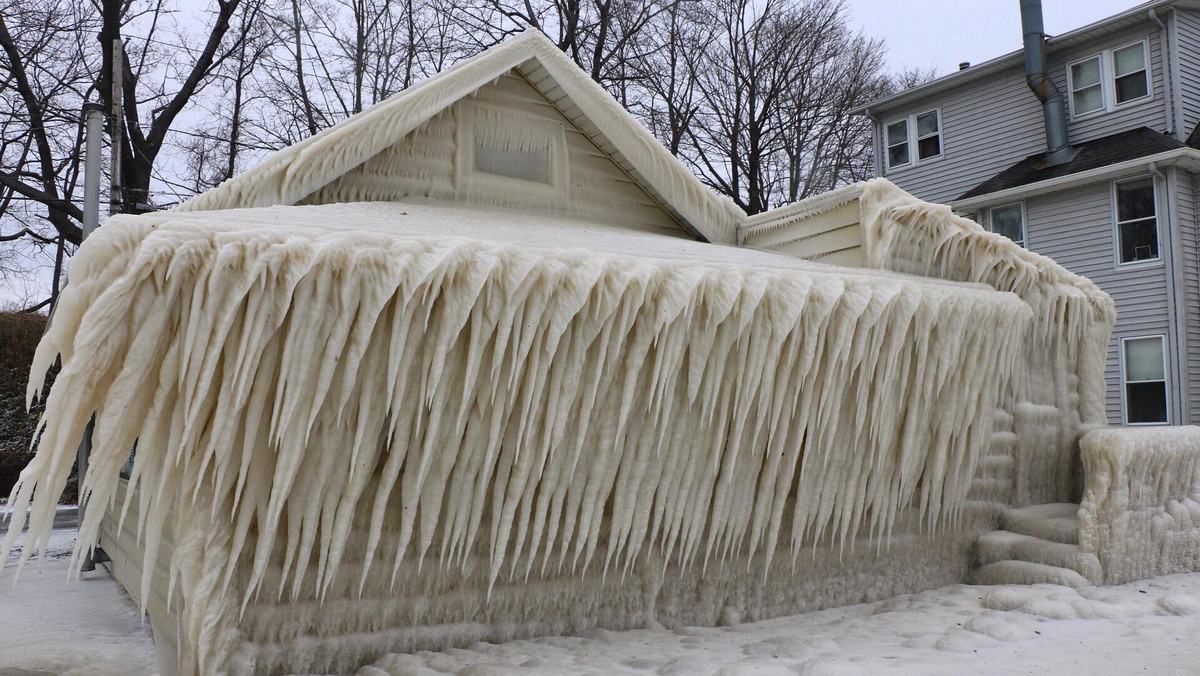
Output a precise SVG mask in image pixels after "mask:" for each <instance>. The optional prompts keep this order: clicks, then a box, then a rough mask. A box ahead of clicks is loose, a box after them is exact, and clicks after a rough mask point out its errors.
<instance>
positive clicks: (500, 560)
mask: <svg viewBox="0 0 1200 676" xmlns="http://www.w3.org/2000/svg"><path fill="white" fill-rule="evenodd" d="M501 242H510V243H501ZM714 260H719V261H722V262H711V261H714ZM1028 320H1029V310H1028V308H1027V307H1026V305H1025V304H1024V303H1022V302H1021V301H1020V300H1018V299H1017V298H1016V297H1015V296H1013V295H1011V294H1006V293H997V292H995V291H992V290H990V289H985V288H982V287H978V286H974V285H966V284H952V283H946V282H941V281H932V280H931V281H925V280H919V279H915V278H909V277H905V276H902V275H894V274H888V273H874V272H856V271H848V270H839V269H837V268H830V267H826V266H817V265H811V264H806V263H803V262H800V261H795V260H791V259H787V258H784V257H779V256H773V255H768V254H761V253H757V252H751V251H746V250H738V249H733V248H729V247H716V246H712V245H703V244H699V243H692V242H682V241H680V240H678V239H672V238H665V237H656V236H653V235H648V234H646V235H643V234H637V233H631V232H628V231H617V230H613V229H608V228H605V227H598V226H592V225H589V224H585V223H574V222H567V223H563V222H557V221H553V220H551V219H548V218H543V219H538V218H532V217H528V216H523V215H520V214H513V213H507V214H506V213H503V212H496V213H489V214H481V213H479V212H478V211H475V210H469V209H454V208H447V207H430V206H420V205H411V204H410V205H404V204H390V205H381V204H363V205H353V206H351V205H341V206H336V207H334V206H328V207H318V206H314V207H273V208H268V209H243V210H233V211H227V212H221V213H220V214H205V213H195V214H174V213H164V214H154V215H147V216H140V217H127V218H125V217H123V218H115V219H112V220H111V221H109V223H108V224H107V225H106V226H105V227H104V228H102V229H101V230H99V231H98V232H97V233H96V234H95V235H94V236H93V237H92V238H91V239H89V241H88V242H87V244H86V245H85V246H83V247H82V248H81V250H80V252H79V254H78V255H77V257H76V259H75V262H74V265H73V268H72V282H71V284H70V286H69V287H68V289H67V291H66V292H65V293H64V295H63V298H62V300H61V302H60V304H59V307H58V308H57V310H56V314H55V317H54V321H53V322H52V325H51V327H50V330H49V331H48V333H47V334H46V336H45V338H44V339H43V342H42V343H41V345H40V346H39V350H38V353H37V357H36V360H35V364H34V374H35V377H34V378H33V379H32V380H31V384H30V393H31V395H32V394H34V393H36V392H37V391H38V389H39V387H40V383H41V379H40V374H41V373H42V372H44V370H45V369H46V368H47V367H48V366H49V365H50V364H51V362H52V361H53V360H54V358H55V356H56V355H58V354H61V355H62V358H63V368H62V371H61V372H60V374H59V376H58V378H57V380H56V382H55V385H54V387H53V389H52V390H51V392H50V394H49V398H48V400H47V409H46V414H45V417H44V424H45V431H44V434H43V436H42V439H41V443H40V446H39V449H38V454H37V456H36V458H35V459H34V460H33V462H31V464H30V465H29V467H28V468H27V469H26V470H25V471H24V472H23V473H22V477H21V482H20V484H19V485H18V487H17V488H16V489H14V494H13V499H14V501H15V505H16V509H15V513H16V514H18V515H21V514H24V513H25V506H26V504H27V503H29V502H30V501H31V500H32V503H33V509H32V511H31V516H30V519H29V528H30V530H31V532H32V534H33V535H32V537H33V539H34V540H38V541H42V542H44V540H45V537H46V533H47V532H48V529H49V527H50V524H51V521H52V518H53V513H54V504H55V500H56V497H57V495H58V493H59V492H60V491H61V490H62V487H63V486H64V484H65V482H66V480H67V476H68V474H69V471H70V468H71V464H72V460H73V458H74V452H75V446H76V443H77V441H78V439H79V437H80V435H81V434H82V431H83V429H84V426H85V424H86V423H87V421H88V419H89V418H90V417H91V415H92V414H93V412H94V413H95V419H96V424H95V434H94V442H93V453H92V456H91V463H90V466H89V471H88V476H87V480H86V482H85V485H84V495H85V498H86V499H88V500H89V502H90V503H91V504H95V505H108V504H111V502H112V500H113V497H114V491H115V490H117V488H118V485H119V484H118V473H119V472H120V469H121V467H122V465H124V463H125V461H126V460H127V458H128V457H129V449H130V448H131V447H133V446H134V443H135V442H136V444H137V449H138V450H137V455H136V459H135V461H134V465H133V471H132V478H131V480H130V482H129V485H128V490H129V495H133V494H134V493H133V491H135V490H136V489H137V488H138V487H140V489H141V490H140V491H138V492H137V496H138V500H139V501H140V503H139V505H138V510H137V513H138V515H139V517H138V519H139V523H138V524H137V528H138V531H139V532H141V533H142V534H143V537H144V538H145V541H146V547H145V552H146V558H147V561H146V565H144V567H143V570H145V571H151V570H152V569H153V568H154V566H153V563H154V561H153V557H154V556H155V555H156V553H157V551H158V547H157V546H156V538H157V536H158V533H159V532H160V531H161V529H162V527H163V519H164V518H166V516H167V515H168V514H170V513H172V512H174V513H175V514H176V515H177V518H179V519H181V521H177V522H176V525H175V531H176V533H177V540H178V541H177V545H178V548H177V550H176V553H175V560H174V561H173V562H172V580H173V583H174V584H176V585H178V586H179V587H178V588H182V589H183V596H184V603H185V605H186V604H187V603H189V602H190V601H189V598H190V599H192V601H194V602H196V603H203V604H208V605H207V607H208V608H209V609H210V610H200V611H198V614H196V613H192V612H191V611H190V610H189V609H186V608H185V609H184V616H185V617H184V618H183V620H182V621H183V622H184V624H185V625H186V626H187V627H188V628H187V629H186V630H185V634H186V635H187V636H190V637H191V638H185V643H187V642H188V641H189V640H190V641H191V642H192V643H193V645H194V644H195V643H196V642H198V641H209V640H217V639H215V638H213V637H211V636H209V635H208V634H206V631H209V629H206V627H211V624H212V617H213V616H212V615H207V616H206V615H205V613H218V614H221V613H228V612H229V606H228V604H229V603H234V604H235V606H236V605H243V604H244V603H246V601H247V600H248V599H250V598H252V597H254V598H258V597H259V596H263V597H273V596H279V597H285V598H286V597H295V596H296V595H299V594H302V593H303V594H308V593H310V591H309V590H313V589H315V590H316V591H315V592H312V593H315V594H317V596H318V597H319V596H321V595H323V594H324V593H325V590H327V589H329V587H330V585H331V584H333V583H334V582H335V580H339V579H343V578H339V576H338V573H339V569H340V566H341V564H342V561H343V556H344V554H345V553H346V552H347V548H348V546H349V545H348V543H350V544H352V546H353V547H354V559H355V561H356V562H363V563H362V565H361V566H360V567H359V568H356V569H355V571H354V576H355V579H356V580H358V582H357V584H358V585H360V588H361V585H363V584H366V583H367V582H368V581H370V582H371V584H372V586H376V587H377V586H378V583H379V581H381V580H387V579H389V578H390V579H394V577H392V576H394V575H395V574H396V571H397V570H399V569H400V568H401V566H402V564H405V563H406V562H414V561H415V562H418V563H419V565H421V566H422V570H425V571H427V573H424V574H426V575H428V576H438V575H463V574H465V572H466V568H467V566H468V565H469V562H472V561H478V560H480V559H481V560H483V561H485V562H486V566H487V580H488V581H489V584H491V583H493V582H495V580H496V579H497V578H498V577H499V576H501V575H505V576H508V579H522V578H523V577H528V576H534V577H536V576H539V575H542V574H543V573H544V572H546V571H550V572H553V573H555V574H561V573H562V572H563V571H578V572H579V573H581V574H582V572H584V571H587V570H589V569H590V570H602V571H608V574H610V575H613V574H621V573H622V572H623V571H626V570H628V569H629V568H630V567H631V566H632V565H633V564H634V563H635V562H636V561H638V560H639V557H650V559H649V560H654V561H661V562H662V563H661V564H660V565H661V566H663V567H666V566H668V565H670V566H682V567H683V569H684V570H688V569H696V570H699V569H702V568H703V567H704V566H706V565H708V564H709V563H710V561H713V560H723V559H726V558H729V557H734V556H738V557H752V556H754V554H755V553H759V554H760V555H762V556H765V557H766V561H767V562H769V561H770V559H771V557H772V556H774V555H775V554H776V552H777V551H778V549H779V548H780V547H777V544H778V545H780V546H781V548H782V549H783V551H784V552H785V553H786V554H785V555H786V556H787V558H789V559H790V561H789V563H790V564H791V565H804V559H802V558H798V555H799V552H800V551H801V548H802V545H803V544H804V543H805V542H812V541H815V540H816V539H817V538H819V537H824V538H827V539H833V540H835V541H842V542H845V541H847V539H848V538H849V537H850V536H853V535H854V534H855V533H856V532H857V531H859V529H860V527H861V528H864V529H866V530H867V532H869V533H873V534H876V535H878V536H882V535H884V534H886V533H888V532H889V531H890V529H891V527H892V525H893V524H894V522H895V520H896V518H897V514H898V512H899V511H900V510H901V509H902V508H907V507H908V506H909V505H915V507H916V509H917V510H918V514H919V515H920V518H921V519H922V520H923V523H924V524H925V525H926V527H930V528H932V527H935V526H936V525H938V524H941V523H944V522H945V521H946V520H947V519H950V518H953V516H954V514H955V513H956V508H957V507H958V506H959V505H960V504H961V502H962V500H963V498H964V497H965V495H966V493H967V490H968V489H969V487H970V481H971V477H972V474H973V470H974V467H975V463H976V459H977V458H978V457H979V454H980V450H981V449H982V448H983V447H984V446H985V445H986V444H987V443H988V442H989V439H990V435H991V430H992V417H993V410H994V408H995V405H996V400H997V396H998V390H999V389H1000V387H1001V385H1002V384H1003V383H1005V382H1007V379H1008V377H1009V372H1010V371H1011V369H1012V367H1013V363H1014V361H1015V359H1016V358H1018V357H1019V348H1017V347H1015V346H1019V345H1020V337H1021V336H1022V335H1023V334H1024V331H1025V330H1026V328H1027V325H1028ZM103 511H104V510H103V509H89V510H87V516H86V519H85V521H84V523H83V524H82V525H81V536H80V542H81V543H92V542H95V537H96V533H97V528H98V525H99V521H100V519H101V517H102V515H103ZM24 525H25V524H24V520H23V519H22V518H20V516H18V517H16V518H15V521H14V523H13V528H11V529H10V535H9V537H8V539H7V540H6V542H5V550H4V552H0V557H2V556H5V555H6V554H7V548H8V547H9V546H10V545H11V543H12V539H13V537H15V534H16V533H17V532H18V531H20V530H21V528H22V527H23V526H24ZM360 525H365V528H356V527H357V526H360ZM364 541H365V542H364ZM384 547H386V548H387V549H388V550H389V551H388V552H384V551H380V550H381V549H382V548H384ZM30 551H31V549H27V550H26V551H25V552H23V555H28V553H29V552H30ZM208 552H220V553H221V555H220V556H215V555H214V556H206V553H208ZM273 552H274V553H279V552H282V554H280V556H281V557H282V565H281V566H280V565H279V564H280V563H281V562H280V561H279V560H276V561H271V560H270V559H271V556H272V554H273ZM76 554H79V552H76ZM379 561H386V562H388V565H386V566H384V565H381V564H379V563H378V562H379ZM373 564H374V565H373ZM273 565H274V566H276V567H277V568H279V567H281V569H282V573H281V576H280V577H279V578H278V579H275V577H272V578H271V583H270V584H269V585H268V586H264V584H263V583H264V579H266V576H267V572H268V570H270V569H272V566H273ZM356 565H357V564H356ZM148 575H149V573H148V572H147V577H145V578H144V580H143V587H144V586H145V585H147V584H149V577H148ZM272 575H273V576H274V573H273V574H272ZM343 577H344V576H343ZM143 591H145V590H144V589H143ZM397 593H400V590H399V589H397ZM230 596H236V598H229V597H230ZM142 598H146V594H145V593H143V594H142ZM184 649H185V650H187V647H186V646H184Z"/></svg>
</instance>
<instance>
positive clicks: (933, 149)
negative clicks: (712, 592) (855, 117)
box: [886, 108, 942, 169]
mask: <svg viewBox="0 0 1200 676" xmlns="http://www.w3.org/2000/svg"><path fill="white" fill-rule="evenodd" d="M886 136H887V138H886V142H887V166H888V169H896V168H898V167H903V166H907V165H910V164H914V165H915V164H920V163H921V162H925V161H928V160H933V159H936V158H938V157H941V156H942V114H941V111H939V110H937V109H936V108H935V109H933V110H928V111H925V112H923V113H918V114H916V115H909V116H908V117H906V118H904V119H902V120H897V121H896V122H893V123H891V124H889V125H888V126H887V127H886ZM913 147H916V157H913V150H912V149H913Z"/></svg>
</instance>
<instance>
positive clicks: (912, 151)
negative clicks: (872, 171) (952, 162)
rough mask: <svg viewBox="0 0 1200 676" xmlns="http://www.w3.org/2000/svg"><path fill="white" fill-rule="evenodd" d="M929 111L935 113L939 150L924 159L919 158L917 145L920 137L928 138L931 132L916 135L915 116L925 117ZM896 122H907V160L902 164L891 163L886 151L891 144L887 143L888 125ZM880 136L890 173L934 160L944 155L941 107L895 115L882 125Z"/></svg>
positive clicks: (944, 138) (944, 141) (944, 136)
mask: <svg viewBox="0 0 1200 676" xmlns="http://www.w3.org/2000/svg"><path fill="white" fill-rule="evenodd" d="M929 113H933V114H935V115H937V125H938V130H937V137H938V151H939V152H938V154H937V155H934V156H932V157H927V158H925V159H921V157H920V155H921V150H920V147H919V146H918V142H919V141H920V140H921V139H925V138H929V137H930V136H932V135H931V134H926V135H925V136H918V135H917V118H918V117H925V116H926V115H928V114H929ZM897 122H907V123H908V141H907V143H908V161H907V162H905V163H904V164H892V159H891V156H890V153H889V152H888V150H890V149H891V145H889V143H888V127H890V126H892V125H893V124H896V123H897ZM880 137H881V138H882V140H883V162H884V164H885V165H886V167H887V171H888V173H890V172H892V171H893V170H896V169H908V168H909V167H916V166H919V165H922V164H929V163H930V162H936V161H938V160H940V159H942V158H943V157H945V156H946V130H945V129H944V128H943V127H942V109H941V108H940V107H939V108H929V109H926V110H922V111H920V112H918V113H913V114H912V115H909V116H907V117H897V118H895V119H893V120H890V121H889V122H887V123H885V124H883V125H882V133H881V134H880Z"/></svg>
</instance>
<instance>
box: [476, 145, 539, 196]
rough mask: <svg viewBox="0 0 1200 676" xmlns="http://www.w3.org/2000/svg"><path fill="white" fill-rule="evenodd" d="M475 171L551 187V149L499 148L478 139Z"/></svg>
mask: <svg viewBox="0 0 1200 676" xmlns="http://www.w3.org/2000/svg"><path fill="white" fill-rule="evenodd" d="M475 171H482V172H483V173H485V174H492V175H494V176H507V177H508V178H515V179H518V180H521V181H533V182H535V183H545V184H547V185H549V183H550V152H549V148H497V147H494V146H490V145H488V144H486V143H482V142H481V141H480V140H479V139H476V140H475Z"/></svg>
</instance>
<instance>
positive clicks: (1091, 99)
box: [1071, 56, 1104, 115]
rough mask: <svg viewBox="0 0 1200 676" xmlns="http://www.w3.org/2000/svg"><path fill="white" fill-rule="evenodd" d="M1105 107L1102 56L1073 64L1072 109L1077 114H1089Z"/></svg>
mask: <svg viewBox="0 0 1200 676" xmlns="http://www.w3.org/2000/svg"><path fill="white" fill-rule="evenodd" d="M1103 107H1104V85H1103V80H1102V79H1101V76H1100V57H1098V56H1097V57H1095V58H1091V59H1088V60H1087V61H1080V62H1079V63H1076V64H1073V65H1072V66H1071V109H1072V111H1073V112H1074V114H1075V115H1087V114H1088V113H1094V112H1096V111H1097V110H1100V109H1101V108H1103Z"/></svg>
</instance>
